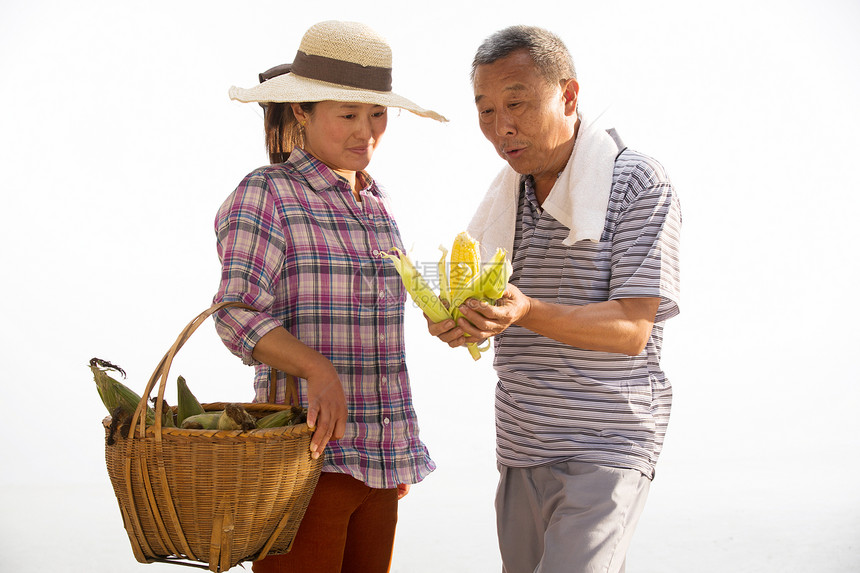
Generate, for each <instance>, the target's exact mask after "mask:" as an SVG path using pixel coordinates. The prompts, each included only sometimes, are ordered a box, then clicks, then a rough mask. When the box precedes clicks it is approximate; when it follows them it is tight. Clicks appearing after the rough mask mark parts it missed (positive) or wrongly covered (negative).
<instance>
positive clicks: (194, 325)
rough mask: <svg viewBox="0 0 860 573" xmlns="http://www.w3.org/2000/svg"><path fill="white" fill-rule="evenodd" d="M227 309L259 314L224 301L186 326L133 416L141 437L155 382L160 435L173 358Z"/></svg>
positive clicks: (147, 387)
mask: <svg viewBox="0 0 860 573" xmlns="http://www.w3.org/2000/svg"><path fill="white" fill-rule="evenodd" d="M227 307H234V308H244V309H246V310H253V311H255V312H259V311H257V309H255V308H254V307H252V306H250V305H247V304H245V303H243V302H238V301H224V302H220V303H217V304H214V305H212V306H211V307H209V308H208V309H206V310H204V311H203V312H201V313H200V314H198V315H197V316H196V317H195V318H194V319H193V320H192V321H191V322H189V323H188V324H187V325H186V326H185V328H184V329H183V330H182V332H180V333H179V336H178V337H177V338H176V341H175V342H174V343H173V346H171V347H170V349H169V350H168V351H167V353H166V354H165V355H164V357H163V358H162V359H161V362H159V363H158V366H156V368H155V371H154V372H153V373H152V376H151V377H150V379H149V382H147V384H146V388H145V389H144V391H143V394H142V395H141V399H140V403H139V404H138V405H137V409H136V410H135V411H134V416H132V419H131V427H132V428H134V427H135V426H136V425H137V424H138V422H139V423H140V430H139V435H140V436H144V435H145V433H146V416H145V415H144V414H143V413H144V412H145V411H146V402H147V400H149V395H150V394H151V393H152V390H153V388H154V387H155V382H156V381H157V380H159V379H160V382H159V385H158V400H157V401H156V403H155V426H154V427H155V430H156V435H160V430H161V417H162V414H163V410H164V408H163V404H164V389H165V387H166V385H167V375H168V373H169V372H170V366H171V364H173V358H174V357H175V356H176V353H177V352H179V349H180V348H182V346H183V345H184V344H185V343H186V342H187V341H188V339H189V338H190V337H191V335H192V334H193V333H194V331H195V330H197V329H198V328H199V327H200V325H201V324H203V322H205V320H206V319H207V318H209V317H210V316H212V315H213V314H215V313H216V312H218V311H220V310H222V309H224V308H227Z"/></svg>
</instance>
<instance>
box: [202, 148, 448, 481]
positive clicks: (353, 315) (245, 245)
mask: <svg viewBox="0 0 860 573" xmlns="http://www.w3.org/2000/svg"><path fill="white" fill-rule="evenodd" d="M362 183H363V184H364V189H363V190H362V191H361V197H362V202H360V203H359V202H357V201H356V200H355V198H354V197H353V194H352V190H351V189H350V187H349V184H348V183H347V182H346V181H345V180H344V179H342V178H340V177H338V176H336V175H335V174H334V173H333V172H332V171H331V170H330V169H329V168H328V167H326V166H325V165H324V164H323V163H321V162H320V161H318V160H317V159H315V158H314V157H312V156H310V155H309V154H307V153H305V152H304V151H302V150H300V149H296V150H294V151H293V153H292V154H291V155H290V158H289V160H287V162H285V163H282V164H278V165H270V166H267V167H262V168H260V169H257V170H256V171H254V172H252V173H250V174H249V175H248V176H247V177H245V179H244V180H243V181H242V183H241V184H240V185H239V187H238V188H237V189H236V190H235V191H234V192H233V193H232V194H231V195H230V196H229V197H228V198H227V200H226V201H225V202H224V204H223V205H222V206H221V208H220V210H219V211H218V216H217V219H216V222H215V230H216V234H217V237H218V256H219V258H220V259H221V264H222V270H221V284H220V288H219V289H218V293H217V294H216V295H215V299H214V301H215V302H220V301H225V300H227V301H241V302H244V303H246V304H248V305H250V306H252V307H254V308H255V309H258V310H259V312H250V311H245V310H240V309H227V310H224V311H222V312H220V313H218V316H216V317H215V322H216V327H217V330H218V334H219V335H220V336H221V339H222V340H223V341H224V343H225V344H226V345H227V347H228V348H229V349H230V351H231V352H233V353H234V354H236V355H237V356H240V357H241V358H242V360H243V361H244V362H245V363H246V364H251V365H254V366H255V370H256V375H255V378H254V388H255V391H256V396H255V399H256V400H257V401H266V400H268V397H269V375H270V369H269V367H268V366H266V365H264V364H260V363H258V362H257V361H255V360H254V358H253V357H252V352H253V350H254V346H255V345H256V344H257V341H258V340H260V338H261V337H262V336H264V335H265V334H266V333H268V332H270V331H271V330H272V329H274V328H276V327H278V326H283V327H285V328H286V329H287V330H288V331H289V332H290V333H291V334H293V335H294V336H296V337H297V338H298V339H299V340H301V341H302V342H303V343H304V344H306V345H307V346H309V347H311V348H313V349H315V350H317V351H318V352H320V353H321V354H322V355H323V356H325V357H327V358H328V359H329V360H331V362H332V364H334V367H335V369H336V370H337V372H338V374H339V376H340V379H341V382H342V383H343V387H344V392H345V394H346V399H347V407H348V409H349V419H348V423H347V426H346V434H345V435H344V437H343V438H341V439H340V440H337V441H336V442H330V443H329V445H328V447H327V448H326V454H325V465H324V467H323V470H324V471H329V472H337V473H345V474H349V475H351V476H353V477H355V478H356V479H358V480H361V481H362V482H364V483H366V484H367V485H369V486H370V487H375V488H393V487H396V486H397V484H399V483H417V482H419V481H421V480H422V479H423V478H424V477H425V476H427V474H429V473H430V472H431V471H433V470H434V469H435V464H434V463H433V461H432V460H431V459H430V457H429V454H428V452H427V448H426V447H425V446H424V444H423V443H422V442H421V441H420V439H419V437H418V423H417V420H416V415H415V411H414V409H413V407H412V396H411V392H410V388H409V375H408V373H407V370H406V363H405V350H404V328H403V312H404V303H405V300H406V292H405V290H404V288H403V286H402V283H401V281H400V278H399V276H398V275H397V272H396V270H395V269H394V266H393V265H391V264H390V263H389V262H387V261H385V260H384V259H383V258H381V257H379V252H380V251H388V250H390V249H392V248H394V247H398V248H402V245H401V239H400V232H399V230H398V228H397V225H396V223H395V222H394V219H393V218H392V216H391V214H390V213H389V210H388V208H387V207H386V196H385V194H384V193H383V192H382V191H381V190H380V189H379V188H378V187H377V185H376V183H375V182H374V181H373V180H372V179H371V178H370V177H369V176H367V175H366V174H364V173H359V174H358V178H357V181H356V184H357V185H358V186H362ZM284 378H285V377H284V374H283V373H280V381H279V384H278V396H277V401H278V402H283V401H284V394H285V392H284V388H285V384H284ZM298 386H299V397H300V399H301V401H302V403H303V404H307V400H306V381H305V380H299V384H298Z"/></svg>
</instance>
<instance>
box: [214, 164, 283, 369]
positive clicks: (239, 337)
mask: <svg viewBox="0 0 860 573" xmlns="http://www.w3.org/2000/svg"><path fill="white" fill-rule="evenodd" d="M215 233H216V236H217V239H218V258H219V259H220V261H221V281H220V284H219V288H218V292H217V293H216V295H215V297H214V299H213V302H214V303H219V302H224V301H236V302H242V303H244V304H247V305H248V306H251V307H253V308H254V309H256V311H249V310H245V309H238V308H227V309H224V310H222V311H220V312H218V313H216V315H215V317H214V318H215V325H216V330H217V332H218V335H219V336H220V337H221V340H223V342H224V344H225V345H226V346H227V348H229V349H230V351H231V352H232V353H233V354H235V355H236V356H238V357H240V358H241V359H242V362H244V363H245V364H250V365H253V364H258V362H257V361H256V360H254V358H253V352H254V347H255V346H256V345H257V342H258V341H259V340H260V339H261V338H262V337H263V336H265V335H266V334H267V333H269V332H270V331H272V330H273V329H275V328H277V327H279V326H282V325H281V322H280V321H279V320H278V319H277V318H275V317H273V316H272V315H271V314H270V310H271V308H272V305H273V303H274V300H275V295H274V292H275V287H276V285H277V281H278V277H279V276H280V271H281V268H282V266H283V262H284V250H285V245H286V243H285V239H284V233H283V228H282V225H281V222H280V219H279V216H278V211H277V209H276V205H275V200H274V197H273V195H272V193H270V189H269V183H268V180H267V178H266V177H265V176H264V175H262V174H259V173H252V174H250V175H248V176H247V177H246V178H245V179H244V180H243V181H242V183H241V184H240V185H239V186H238V187H237V188H236V190H235V191H234V192H233V193H232V194H231V195H230V196H229V197H228V198H227V200H226V201H225V202H224V204H223V205H222V206H221V208H220V209H219V211H218V215H217V217H216V220H215Z"/></svg>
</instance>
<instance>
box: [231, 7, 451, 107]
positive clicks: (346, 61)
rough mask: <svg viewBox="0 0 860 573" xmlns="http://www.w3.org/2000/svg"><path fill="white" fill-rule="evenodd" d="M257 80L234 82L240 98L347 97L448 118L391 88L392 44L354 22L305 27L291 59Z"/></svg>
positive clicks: (235, 95)
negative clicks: (249, 84)
mask: <svg viewBox="0 0 860 573" xmlns="http://www.w3.org/2000/svg"><path fill="white" fill-rule="evenodd" d="M260 81H261V83H260V85H257V86H254V87H252V88H249V89H242V88H237V87H236V86H233V87H231V88H230V99H234V100H238V101H241V102H246V103H247V102H296V103H298V102H313V101H325V100H331V101H346V102H356V103H370V104H376V105H384V106H386V107H399V108H402V109H405V110H408V111H411V112H412V113H414V114H416V115H420V116H422V117H429V118H431V119H435V120H437V121H448V120H447V119H446V118H444V117H443V116H441V115H439V114H438V113H436V112H435V111H432V110H428V109H424V108H422V107H419V106H418V105H417V104H415V103H413V102H412V101H410V100H408V99H406V98H405V97H402V96H399V95H397V94H395V93H394V92H392V91H391V48H390V47H389V46H388V43H387V42H386V41H385V39H383V38H382V37H381V36H380V35H379V34H377V33H376V32H374V31H373V30H372V29H370V28H369V27H367V26H365V25H364V24H359V23H357V22H338V21H333V20H332V21H327V22H320V23H319V24H315V25H314V26H312V27H311V28H310V29H309V30H308V31H307V32H305V35H304V37H303V38H302V42H301V44H300V45H299V50H298V52H296V57H295V59H294V60H293V63H292V64H285V65H282V66H276V67H274V68H272V69H270V70H268V71H266V72H264V73H262V74H260Z"/></svg>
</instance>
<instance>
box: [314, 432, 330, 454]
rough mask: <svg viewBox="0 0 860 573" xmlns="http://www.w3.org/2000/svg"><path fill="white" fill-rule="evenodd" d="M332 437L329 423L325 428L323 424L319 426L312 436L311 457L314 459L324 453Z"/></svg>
mask: <svg viewBox="0 0 860 573" xmlns="http://www.w3.org/2000/svg"><path fill="white" fill-rule="evenodd" d="M330 439H331V431H330V429H329V427H328V426H327V425H326V427H325V428H324V427H323V426H322V425H321V426H320V427H319V428H317V431H316V432H314V435H313V438H311V457H312V458H313V459H317V458H318V457H320V456H321V455H322V453H323V451H324V450H325V447H326V444H328V442H329V440H330Z"/></svg>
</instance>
